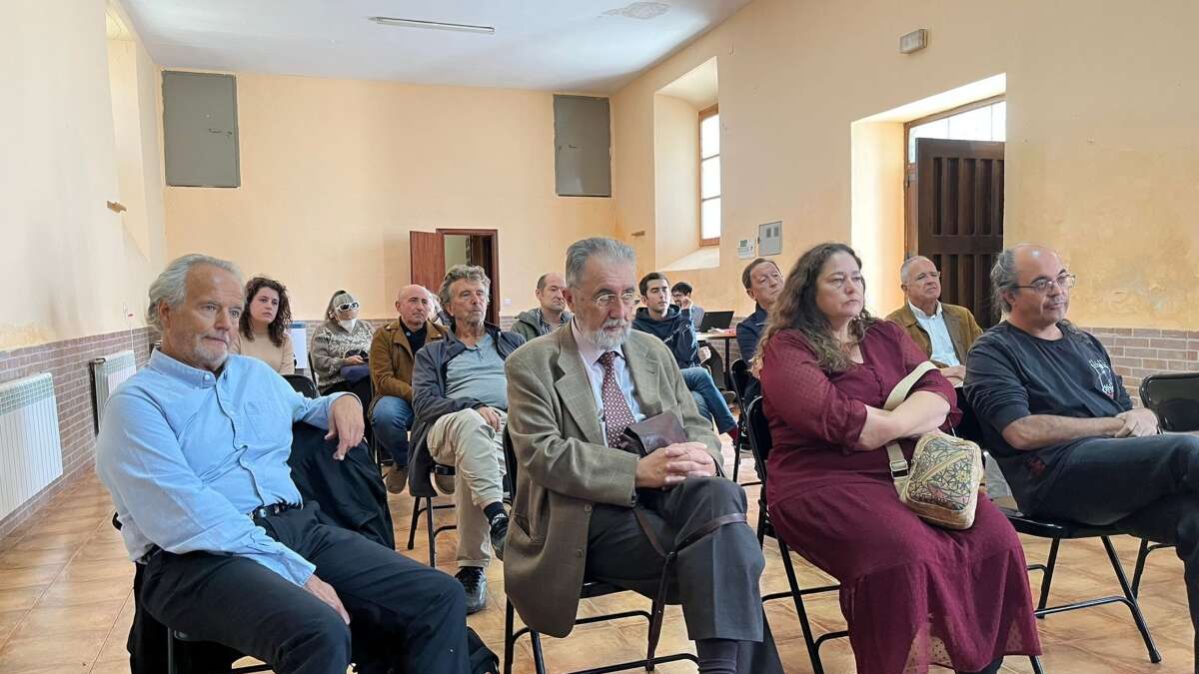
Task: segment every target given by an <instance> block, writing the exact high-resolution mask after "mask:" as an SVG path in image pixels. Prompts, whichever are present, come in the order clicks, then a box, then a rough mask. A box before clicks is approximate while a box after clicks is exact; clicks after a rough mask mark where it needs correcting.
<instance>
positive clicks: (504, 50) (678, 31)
mask: <svg viewBox="0 0 1199 674" xmlns="http://www.w3.org/2000/svg"><path fill="white" fill-rule="evenodd" d="M749 2H750V0H660V1H653V2H645V1H634V0H203V1H198V0H124V5H125V7H126V8H127V10H128V13H129V15H130V17H131V19H132V21H133V24H134V28H135V29H136V31H137V33H138V34H139V35H140V36H141V38H142V40H143V42H144V43H145V45H146V48H147V49H148V50H149V52H150V55H151V56H152V57H153V58H154V60H155V62H157V63H158V64H160V65H162V66H164V67H168V68H196V69H207V70H224V71H239V72H258V73H272V74H285V75H306V76H313V77H332V78H344V79H372V80H394V81H400V82H411V83H416V84H444V85H462V86H483V87H504V88H517V89H537V90H550V91H564V92H579V93H612V92H615V91H616V90H618V89H619V88H620V87H622V86H624V85H625V84H627V83H628V82H629V81H631V80H632V79H634V78H635V77H636V76H637V75H638V74H639V73H641V72H642V71H644V70H645V69H646V68H648V67H650V66H652V65H654V64H655V63H657V62H659V61H661V60H662V59H664V58H665V57H667V56H669V55H670V54H672V53H674V52H675V51H677V50H678V49H680V48H681V47H682V46H684V45H686V44H687V43H689V42H690V41H691V40H693V39H695V38H696V37H698V36H700V35H702V34H703V33H705V32H707V31H708V30H710V29H712V28H713V27H715V26H716V25H718V24H719V23H720V22H721V21H723V20H725V19H726V18H728V17H729V16H731V15H732V14H734V13H735V12H736V11H737V10H738V9H740V8H741V7H744V6H745V5H747V4H748V3H749ZM372 16H389V17H397V18H404V19H418V20H422V21H441V22H450V23H463V24H472V25H484V26H494V27H495V34H494V35H484V34H477V33H464V32H449V31H442V30H425V29H414V28H401V27H394V26H381V25H378V24H376V23H373V22H371V21H369V20H368V18H369V17H372Z"/></svg>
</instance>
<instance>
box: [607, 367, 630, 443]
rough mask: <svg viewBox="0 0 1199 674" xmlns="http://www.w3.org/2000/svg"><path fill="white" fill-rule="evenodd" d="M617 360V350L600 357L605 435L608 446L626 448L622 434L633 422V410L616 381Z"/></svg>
mask: <svg viewBox="0 0 1199 674" xmlns="http://www.w3.org/2000/svg"><path fill="white" fill-rule="evenodd" d="M615 360H616V352H615V351H608V352H607V353H605V354H604V355H602V356H600V358H599V362H600V364H601V365H603V366H604V383H603V385H602V386H601V387H600V397H601V399H602V400H603V402H604V435H605V437H607V439H608V446H609V447H617V448H620V449H624V446H625V442H624V439H623V438H622V437H621V434H623V433H624V429H626V428H628V427H629V426H630V425H631V424H632V423H633V410H631V409H629V401H628V400H625V397H624V392H622V391H621V390H620V383H619V382H617V381H616V368H615V367H614V362H615Z"/></svg>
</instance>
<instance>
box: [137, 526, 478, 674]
mask: <svg viewBox="0 0 1199 674" xmlns="http://www.w3.org/2000/svg"><path fill="white" fill-rule="evenodd" d="M257 522H258V523H259V524H260V525H261V526H262V527H263V528H264V529H266V531H267V533H268V534H270V535H271V536H272V537H273V538H274V539H275V540H277V541H279V542H280V543H283V544H284V545H286V546H287V547H289V548H291V549H292V550H295V551H296V552H298V553H299V554H301V555H303V556H304V558H306V559H308V560H309V561H310V562H312V563H313V564H315V565H316V574H317V576H318V577H320V579H321V580H323V581H325V582H326V583H328V584H329V585H331V586H333V588H334V589H335V590H336V591H337V595H338V597H339V598H340V599H341V602H342V604H343V605H344V606H345V608H346V611H347V612H348V613H349V614H350V622H351V624H350V625H349V626H347V625H346V624H345V623H344V622H342V619H341V617H340V616H338V614H337V612H336V611H334V610H333V609H332V608H330V607H329V606H328V605H326V604H325V603H324V602H322V601H321V600H319V599H317V598H316V596H314V595H312V594H311V593H309V592H308V591H306V590H305V589H304V588H302V587H300V586H298V585H295V584H294V583H292V582H291V581H289V580H287V579H285V578H283V577H282V576H280V575H278V574H276V573H275V572H273V571H271V570H269V569H267V568H266V567H264V566H262V565H260V564H258V563H257V562H255V561H253V560H250V559H247V558H245V557H232V556H227V555H213V554H210V553H206V552H193V553H188V554H183V555H175V554H171V553H167V552H161V551H160V552H158V553H156V554H154V555H152V556H151V557H150V559H149V560H148V562H147V565H146V568H145V577H144V579H143V583H142V588H141V594H140V596H139V601H140V603H141V605H142V606H143V607H144V608H145V609H146V610H147V611H148V612H149V613H150V615H152V616H154V617H155V618H157V619H158V620H160V621H161V622H163V623H165V624H166V625H169V626H170V627H171V628H172V629H176V630H179V631H181V632H184V633H186V634H187V635H188V636H189V637H191V638H193V639H198V640H203V641H214V642H217V643H220V644H224V645H226V646H229V647H231V648H234V649H236V650H237V651H239V652H241V653H244V654H246V655H252V656H254V657H256V658H258V659H260V660H263V661H265V662H267V663H269V664H270V665H271V666H272V668H273V669H274V670H275V671H276V672H279V674H345V671H346V667H347V666H348V665H349V663H350V662H351V660H353V661H354V662H355V663H357V664H359V665H362V664H363V663H369V664H368V666H367V667H366V668H364V669H360V671H376V672H384V671H388V668H389V667H392V668H394V669H395V671H396V672H409V673H411V674H415V673H417V672H420V673H421V674H424V673H426V672H431V673H434V674H438V673H444V674H466V673H467V672H469V671H470V667H469V664H468V661H467V657H468V653H467V646H466V606H465V604H466V600H465V597H464V595H463V592H462V585H461V584H460V583H459V582H458V581H457V580H455V579H454V578H453V577H451V576H449V575H447V574H444V573H442V572H440V571H437V570H435V569H430V568H429V567H427V566H424V565H422V564H419V563H417V562H415V561H412V560H410V559H408V558H406V557H403V556H401V555H399V554H396V553H395V551H393V550H388V549H387V548H385V547H383V546H381V545H379V544H378V543H374V542H372V541H369V540H367V539H365V538H363V537H362V536H360V535H358V534H355V533H352V532H349V531H345V530H343V529H338V528H336V527H331V526H328V525H324V524H321V523H319V522H318V521H317V519H316V512H315V507H312V506H311V505H310V506H309V507H305V508H304V509H303V510H289V511H286V512H284V513H281V514H279V515H274V516H271V517H268V518H264V519H260V520H257ZM351 634H352V635H353V641H352V644H351ZM351 645H352V647H353V648H352V651H351Z"/></svg>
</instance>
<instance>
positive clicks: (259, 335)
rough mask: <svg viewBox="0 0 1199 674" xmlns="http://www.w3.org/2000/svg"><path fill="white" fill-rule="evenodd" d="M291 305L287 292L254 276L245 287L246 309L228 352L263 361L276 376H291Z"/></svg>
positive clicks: (293, 358)
mask: <svg viewBox="0 0 1199 674" xmlns="http://www.w3.org/2000/svg"><path fill="white" fill-rule="evenodd" d="M290 327H291V303H290V302H288V300H287V288H286V287H285V286H284V285H283V284H282V283H279V282H278V281H276V280H274V279H270V278H267V277H265V276H255V277H254V278H252V279H250V281H249V282H248V283H246V306H245V308H244V309H243V310H242V312H241V319H240V320H239V324H238V331H237V333H236V335H235V338H234V340H233V343H232V344H230V345H229V350H230V351H231V352H233V353H240V354H242V355H244V356H252V357H254V358H257V359H259V360H261V361H265V362H266V364H267V365H270V366H271V367H272V368H274V369H275V371H276V372H278V373H279V374H295V371H296V351H295V348H294V347H293V346H292V343H291V335H290V334H289V333H288V328H290Z"/></svg>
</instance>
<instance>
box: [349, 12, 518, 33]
mask: <svg viewBox="0 0 1199 674" xmlns="http://www.w3.org/2000/svg"><path fill="white" fill-rule="evenodd" d="M370 20H371V21H374V22H375V23H377V24H379V25H380V26H398V27H400V28H428V29H430V30H452V31H456V32H459V33H483V34H484V35H495V27H494V26H472V25H471V24H468V23H443V22H441V21H419V20H417V19H397V18H395V17H392V16H372V17H370Z"/></svg>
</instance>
